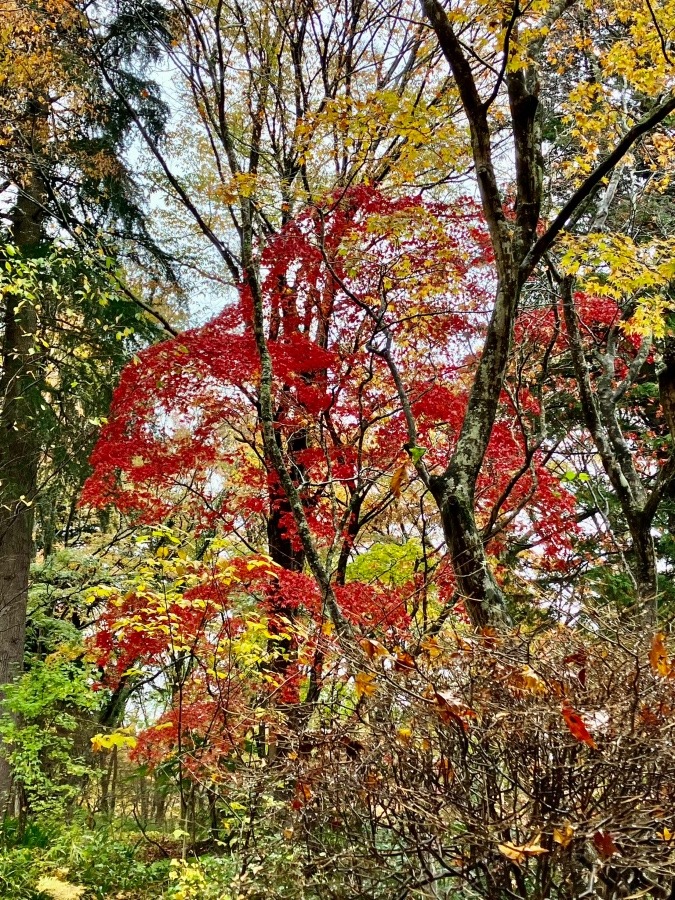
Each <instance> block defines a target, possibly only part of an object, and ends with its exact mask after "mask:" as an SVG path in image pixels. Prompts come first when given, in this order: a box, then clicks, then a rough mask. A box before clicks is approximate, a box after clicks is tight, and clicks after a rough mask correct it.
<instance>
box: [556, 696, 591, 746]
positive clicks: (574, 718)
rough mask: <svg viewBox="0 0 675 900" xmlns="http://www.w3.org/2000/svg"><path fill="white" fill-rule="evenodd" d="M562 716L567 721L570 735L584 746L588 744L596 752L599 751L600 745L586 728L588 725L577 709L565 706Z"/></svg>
mask: <svg viewBox="0 0 675 900" xmlns="http://www.w3.org/2000/svg"><path fill="white" fill-rule="evenodd" d="M562 715H563V719H564V720H565V724H566V725H567V727H568V728H569V730H570V733H571V734H572V736H573V737H575V738H576V739H577V740H578V741H580V742H581V743H582V744H588V746H589V747H592V748H593V749H594V750H597V749H598V745H597V744H596V743H595V741H594V740H593V737H592V735H591V733H590V731H589V730H588V728H587V727H586V723H585V722H584V720H583V719H582V718H581V715H580V714H579V713H578V712H577V711H576V710H575V709H572V707H571V706H568V705H565V706H563V708H562Z"/></svg>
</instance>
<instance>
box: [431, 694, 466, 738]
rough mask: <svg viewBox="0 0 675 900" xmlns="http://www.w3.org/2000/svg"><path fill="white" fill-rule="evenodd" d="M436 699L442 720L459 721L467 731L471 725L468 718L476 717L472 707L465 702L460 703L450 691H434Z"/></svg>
mask: <svg viewBox="0 0 675 900" xmlns="http://www.w3.org/2000/svg"><path fill="white" fill-rule="evenodd" d="M434 699H435V700H436V704H437V706H438V715H439V716H440V719H441V721H442V722H452V721H455V722H459V724H460V725H461V726H462V728H463V729H464V730H465V731H466V729H467V728H468V727H469V726H468V722H467V721H466V719H467V718H469V717H470V718H473V719H475V718H476V713H475V712H474V711H473V710H472V709H470V708H469V707H468V706H465V705H464V704H463V703H459V702H458V701H457V700H456V699H455V698H454V697H453V696H452V694H450V693H448V691H434Z"/></svg>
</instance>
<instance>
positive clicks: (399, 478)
mask: <svg viewBox="0 0 675 900" xmlns="http://www.w3.org/2000/svg"><path fill="white" fill-rule="evenodd" d="M407 468H408V463H407V462H405V463H403V465H402V466H399V467H398V469H396V471H395V472H394V474H393V475H392V476H391V481H390V483H389V489H390V491H391V492H392V494H393V495H394V497H396V499H397V500H398V498H399V497H400V496H401V491H402V490H403V481H404V479H405V474H406V469H407Z"/></svg>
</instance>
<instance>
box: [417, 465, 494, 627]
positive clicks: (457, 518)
mask: <svg viewBox="0 0 675 900" xmlns="http://www.w3.org/2000/svg"><path fill="white" fill-rule="evenodd" d="M430 488H431V492H432V494H433V496H434V499H435V500H436V503H437V505H438V509H439V511H440V514H441V522H442V525H443V534H444V536H445V542H446V545H447V547H448V550H449V551H450V557H451V559H452V567H453V571H454V574H455V579H456V581H457V596H458V597H459V598H460V599H461V600H462V601H463V602H464V606H465V608H466V611H467V614H468V616H469V618H470V619H471V622H472V623H473V624H474V625H476V626H478V627H484V626H485V625H487V624H489V623H490V622H493V621H495V620H503V619H505V618H506V613H505V610H504V595H503V593H502V590H501V588H500V587H499V585H498V584H497V582H496V581H495V579H494V576H493V574H492V571H491V569H490V566H489V564H488V561H487V557H486V555H485V549H484V547H483V539H482V536H481V534H480V532H479V531H478V528H477V526H476V519H475V516H474V511H473V510H474V503H473V496H472V493H471V492H470V491H469V490H467V489H465V490H461V488H460V489H458V488H457V487H456V486H454V485H452V484H449V483H448V480H447V479H446V478H444V477H439V478H433V479H432V480H431V484H430Z"/></svg>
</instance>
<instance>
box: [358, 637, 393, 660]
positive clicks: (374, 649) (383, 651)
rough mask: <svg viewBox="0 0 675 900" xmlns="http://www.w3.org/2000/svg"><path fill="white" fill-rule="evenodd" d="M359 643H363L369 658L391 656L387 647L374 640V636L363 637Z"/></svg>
mask: <svg viewBox="0 0 675 900" xmlns="http://www.w3.org/2000/svg"><path fill="white" fill-rule="evenodd" d="M359 644H361V648H362V650H363V652H364V653H365V654H366V656H367V657H368V658H369V659H379V658H381V657H386V656H389V651H388V650H387V648H386V647H384V646H383V645H382V644H381V643H380V642H379V641H374V640H373V639H372V638H362V640H360V641H359Z"/></svg>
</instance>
